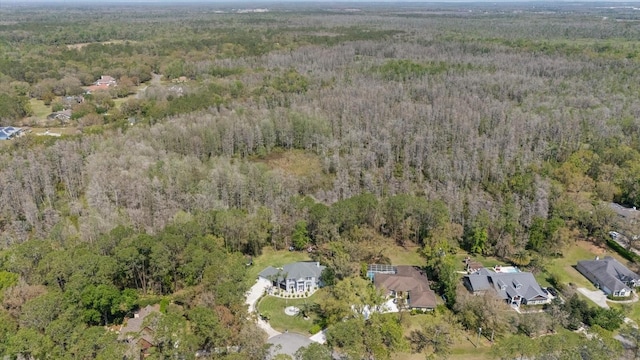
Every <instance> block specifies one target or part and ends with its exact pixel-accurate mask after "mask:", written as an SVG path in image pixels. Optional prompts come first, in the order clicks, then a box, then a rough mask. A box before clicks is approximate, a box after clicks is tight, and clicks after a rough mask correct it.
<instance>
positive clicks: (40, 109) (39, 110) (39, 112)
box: [29, 99, 51, 119]
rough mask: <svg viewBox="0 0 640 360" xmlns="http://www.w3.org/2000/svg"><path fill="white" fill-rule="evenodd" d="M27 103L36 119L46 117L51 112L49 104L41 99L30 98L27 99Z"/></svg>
mask: <svg viewBox="0 0 640 360" xmlns="http://www.w3.org/2000/svg"><path fill="white" fill-rule="evenodd" d="M29 104H30V105H31V111H33V116H34V117H37V118H38V119H46V118H47V115H49V114H51V106H47V105H45V104H44V101H42V100H37V99H31V100H29Z"/></svg>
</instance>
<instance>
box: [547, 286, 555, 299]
mask: <svg viewBox="0 0 640 360" xmlns="http://www.w3.org/2000/svg"><path fill="white" fill-rule="evenodd" d="M547 292H548V293H549V294H551V295H553V296H556V297H557V296H558V290H556V289H554V288H552V287H551V286H549V287H548V288H547Z"/></svg>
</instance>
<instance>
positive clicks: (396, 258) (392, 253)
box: [384, 244, 425, 266]
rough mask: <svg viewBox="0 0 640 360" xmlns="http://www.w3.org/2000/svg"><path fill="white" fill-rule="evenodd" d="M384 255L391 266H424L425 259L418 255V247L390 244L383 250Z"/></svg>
mask: <svg viewBox="0 0 640 360" xmlns="http://www.w3.org/2000/svg"><path fill="white" fill-rule="evenodd" d="M384 254H385V255H386V256H387V257H389V259H390V260H391V264H393V265H419V266H423V265H424V264H425V259H424V257H423V256H422V255H420V247H418V246H407V247H401V246H397V245H395V244H393V245H391V244H390V245H388V246H387V247H386V248H385V249H384Z"/></svg>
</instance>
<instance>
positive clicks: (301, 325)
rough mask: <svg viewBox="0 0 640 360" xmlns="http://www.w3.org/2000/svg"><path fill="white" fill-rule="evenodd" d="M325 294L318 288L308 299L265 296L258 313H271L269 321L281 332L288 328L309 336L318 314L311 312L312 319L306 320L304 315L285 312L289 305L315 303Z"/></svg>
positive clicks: (259, 304) (259, 305)
mask: <svg viewBox="0 0 640 360" xmlns="http://www.w3.org/2000/svg"><path fill="white" fill-rule="evenodd" d="M321 296H323V291H322V290H318V291H317V292H316V293H315V294H313V295H311V296H310V297H308V298H306V299H282V298H279V297H275V296H265V297H263V298H262V299H261V300H260V302H259V303H258V313H260V314H265V313H266V314H269V323H270V324H271V326H272V327H273V328H274V329H276V330H278V331H281V332H284V331H285V330H288V331H290V332H295V333H299V334H302V335H305V336H308V335H309V334H310V333H309V330H310V329H311V327H312V326H313V325H314V324H315V321H316V320H317V316H316V315H315V314H313V313H310V314H309V316H310V319H309V320H305V319H304V318H303V317H302V316H300V315H297V316H290V315H287V314H285V313H284V309H285V308H286V307H287V306H301V305H304V304H305V303H306V304H315V301H317V299H319V298H320V297H321Z"/></svg>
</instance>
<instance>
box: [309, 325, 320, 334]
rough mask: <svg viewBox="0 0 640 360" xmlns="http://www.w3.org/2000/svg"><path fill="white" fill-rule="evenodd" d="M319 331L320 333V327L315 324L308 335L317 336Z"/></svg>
mask: <svg viewBox="0 0 640 360" xmlns="http://www.w3.org/2000/svg"><path fill="white" fill-rule="evenodd" d="M320 331H322V327H321V326H320V325H319V324H315V325H313V326H312V327H311V328H310V329H309V333H311V334H317V333H319V332H320Z"/></svg>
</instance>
